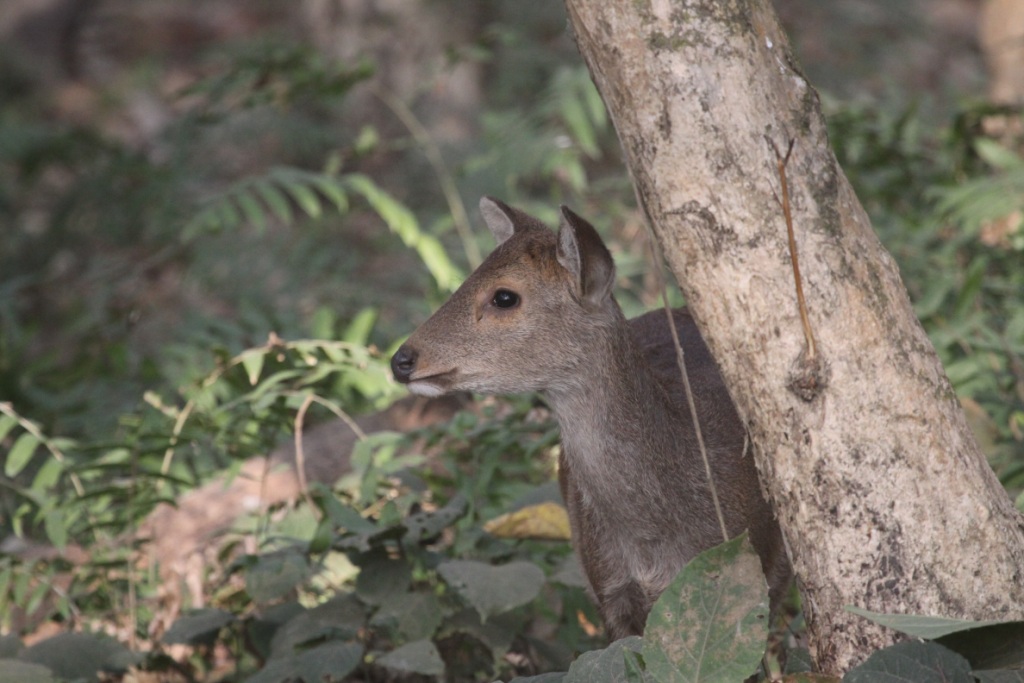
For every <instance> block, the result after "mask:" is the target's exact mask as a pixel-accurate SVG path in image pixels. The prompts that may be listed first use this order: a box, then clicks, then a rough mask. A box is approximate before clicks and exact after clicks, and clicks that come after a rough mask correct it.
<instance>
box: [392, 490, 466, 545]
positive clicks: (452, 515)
mask: <svg viewBox="0 0 1024 683" xmlns="http://www.w3.org/2000/svg"><path fill="white" fill-rule="evenodd" d="M468 511H469V502H468V501H467V500H466V497H465V496H463V495H462V494H461V493H456V494H455V495H454V496H452V499H451V500H449V501H448V503H447V504H445V506H444V507H442V508H441V509H439V510H435V511H433V512H416V513H413V514H411V515H409V516H408V517H406V518H405V529H406V532H405V539H404V540H405V541H406V543H420V542H422V541H425V540H428V539H430V538H433V537H435V536H437V535H438V534H439V533H441V532H442V531H444V530H445V529H447V528H448V527H450V526H451V525H452V524H455V522H457V521H458V520H459V519H461V518H462V517H463V516H464V515H465V514H466V513H467V512H468Z"/></svg>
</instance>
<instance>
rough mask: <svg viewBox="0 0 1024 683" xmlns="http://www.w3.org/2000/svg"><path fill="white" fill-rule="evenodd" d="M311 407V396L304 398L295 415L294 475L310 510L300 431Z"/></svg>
mask: <svg viewBox="0 0 1024 683" xmlns="http://www.w3.org/2000/svg"><path fill="white" fill-rule="evenodd" d="M311 405H313V394H309V395H307V396H306V398H305V400H304V401H303V402H302V405H301V406H299V410H298V412H296V413H295V473H296V475H297V476H298V478H299V490H300V491H301V492H302V497H303V498H305V499H306V502H307V503H309V507H310V509H313V507H314V506H313V501H312V499H311V498H310V495H309V485H308V483H307V482H306V454H305V452H304V451H303V450H302V429H303V426H304V423H305V421H306V411H307V410H309V406H311Z"/></svg>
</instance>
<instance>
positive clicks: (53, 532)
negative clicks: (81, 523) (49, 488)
mask: <svg viewBox="0 0 1024 683" xmlns="http://www.w3.org/2000/svg"><path fill="white" fill-rule="evenodd" d="M66 512H67V511H66V510H65V509H63V508H58V509H56V510H48V511H47V512H46V515H45V516H44V517H43V526H44V527H45V529H46V537H47V538H48V539H50V543H52V544H53V545H54V546H55V547H57V548H59V549H61V550H63V549H64V548H65V547H66V546H67V544H68V524H67V522H68V519H67V516H66Z"/></svg>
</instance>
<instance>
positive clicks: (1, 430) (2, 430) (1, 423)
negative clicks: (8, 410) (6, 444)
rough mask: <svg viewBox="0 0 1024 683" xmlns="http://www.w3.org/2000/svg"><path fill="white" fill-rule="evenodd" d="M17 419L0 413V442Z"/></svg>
mask: <svg viewBox="0 0 1024 683" xmlns="http://www.w3.org/2000/svg"><path fill="white" fill-rule="evenodd" d="M16 424H18V421H17V420H16V419H14V418H13V417H11V416H10V415H6V414H5V415H0V442H2V441H3V440H4V439H5V438H6V437H7V435H8V434H9V433H10V431H11V429H13V428H14V426H15V425H16Z"/></svg>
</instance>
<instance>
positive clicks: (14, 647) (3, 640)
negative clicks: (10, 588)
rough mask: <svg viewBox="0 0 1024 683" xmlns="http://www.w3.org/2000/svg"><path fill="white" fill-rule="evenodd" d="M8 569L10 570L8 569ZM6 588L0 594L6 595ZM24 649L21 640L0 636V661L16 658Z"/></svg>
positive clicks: (0, 590) (14, 636) (12, 635)
mask: <svg viewBox="0 0 1024 683" xmlns="http://www.w3.org/2000/svg"><path fill="white" fill-rule="evenodd" d="M8 569H10V568H9V567H8ZM6 592H7V587H6V586H4V587H3V588H2V589H0V593H6ZM23 647H25V644H24V643H23V642H21V638H19V637H18V636H16V635H14V634H13V633H8V634H7V635H5V636H0V659H9V658H11V657H17V656H18V653H19V652H21V648H23Z"/></svg>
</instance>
